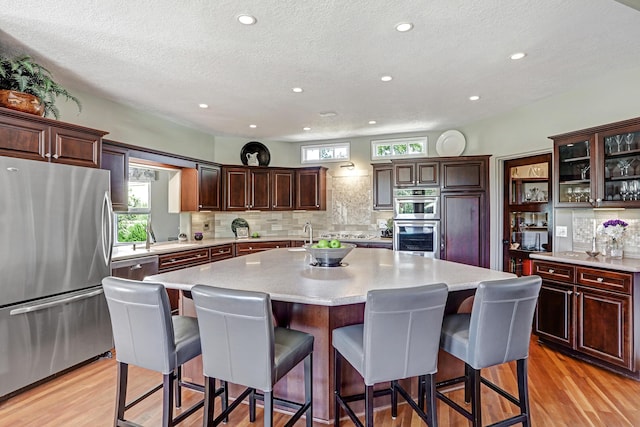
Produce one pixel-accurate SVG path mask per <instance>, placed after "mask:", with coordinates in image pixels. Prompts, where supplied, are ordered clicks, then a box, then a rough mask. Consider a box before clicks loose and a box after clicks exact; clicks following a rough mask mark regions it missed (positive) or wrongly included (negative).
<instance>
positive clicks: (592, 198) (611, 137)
mask: <svg viewBox="0 0 640 427" xmlns="http://www.w3.org/2000/svg"><path fill="white" fill-rule="evenodd" d="M550 138H551V139H552V140H553V141H554V174H555V176H556V177H557V180H555V182H554V185H555V186H554V191H555V192H556V194H557V197H556V206H558V207H633V208H637V207H640V118H636V119H631V120H626V121H623V122H617V123H611V124H607V125H603V126H598V127H595V128H590V129H585V130H580V131H577V132H571V133H568V134H563V135H556V136H552V137H550Z"/></svg>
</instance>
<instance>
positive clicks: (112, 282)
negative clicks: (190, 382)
mask: <svg viewBox="0 0 640 427" xmlns="http://www.w3.org/2000/svg"><path fill="white" fill-rule="evenodd" d="M102 287H103V290H104V294H105V296H106V298H107V305H108V306H109V314H110V316H111V326H112V328H113V340H114V342H115V346H116V360H118V361H119V362H122V363H128V364H132V365H136V366H140V367H142V368H146V369H151V370H154V371H158V372H162V373H163V374H165V375H166V374H169V373H170V372H171V371H173V370H174V369H175V368H176V356H175V354H176V346H175V338H174V332H173V323H172V321H171V308H170V305H169V298H168V296H167V291H166V290H165V288H164V286H162V285H161V284H159V283H151V282H144V283H142V282H138V281H135V280H128V279H120V278H116V277H105V278H104V279H103V280H102Z"/></svg>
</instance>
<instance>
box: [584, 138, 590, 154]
mask: <svg viewBox="0 0 640 427" xmlns="http://www.w3.org/2000/svg"><path fill="white" fill-rule="evenodd" d="M584 146H585V150H586V152H587V157H589V141H585V142H584Z"/></svg>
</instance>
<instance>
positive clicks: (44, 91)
mask: <svg viewBox="0 0 640 427" xmlns="http://www.w3.org/2000/svg"><path fill="white" fill-rule="evenodd" d="M0 89H6V90H14V91H18V92H24V93H29V94H31V95H34V96H37V97H38V98H39V99H40V102H42V104H43V105H44V115H45V117H46V116H49V115H52V116H53V117H55V118H56V119H57V118H58V117H59V116H60V111H59V110H58V108H57V107H56V106H55V102H56V99H57V97H58V96H64V97H65V98H66V100H67V101H69V100H71V101H73V102H75V103H76V105H77V106H78V111H82V104H80V100H79V99H78V98H76V97H75V96H73V95H71V94H70V93H69V92H68V91H67V90H66V89H65V88H63V87H62V86H60V85H59V84H58V83H56V82H55V81H53V79H52V76H51V72H50V71H49V70H47V69H46V68H45V67H43V66H42V65H40V64H37V63H35V62H33V59H31V57H30V56H28V55H22V56H17V57H15V58H8V57H6V56H4V55H1V54H0Z"/></svg>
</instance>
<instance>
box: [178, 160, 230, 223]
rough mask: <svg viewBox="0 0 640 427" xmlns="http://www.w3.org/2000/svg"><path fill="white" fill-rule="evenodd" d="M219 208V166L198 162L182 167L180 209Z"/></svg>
mask: <svg viewBox="0 0 640 427" xmlns="http://www.w3.org/2000/svg"><path fill="white" fill-rule="evenodd" d="M217 210H220V167H219V166H215V165H208V164H198V165H197V166H196V168H195V169H193V168H184V169H182V173H181V177H180V211H183V212H184V211H190V212H197V211H217Z"/></svg>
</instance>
